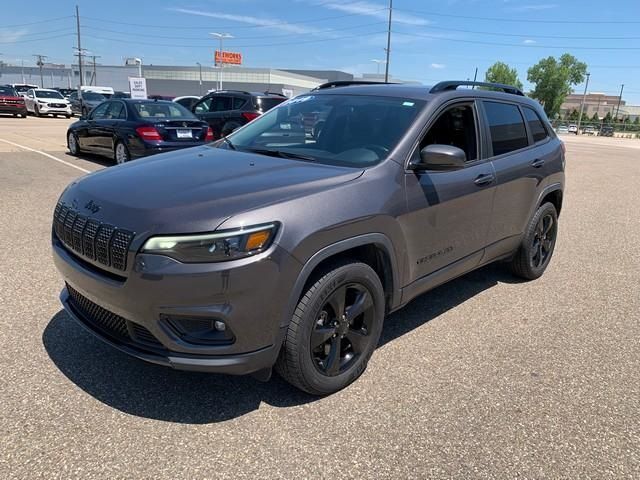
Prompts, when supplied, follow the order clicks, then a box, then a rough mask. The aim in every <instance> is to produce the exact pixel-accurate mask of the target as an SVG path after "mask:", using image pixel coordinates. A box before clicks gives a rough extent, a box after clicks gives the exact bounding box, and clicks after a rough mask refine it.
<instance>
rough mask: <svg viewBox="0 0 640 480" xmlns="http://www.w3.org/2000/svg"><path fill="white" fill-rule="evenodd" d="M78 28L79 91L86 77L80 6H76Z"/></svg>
mask: <svg viewBox="0 0 640 480" xmlns="http://www.w3.org/2000/svg"><path fill="white" fill-rule="evenodd" d="M76 28H77V34H78V47H77V48H78V73H80V83H79V85H78V90H80V87H81V86H82V84H83V83H84V77H83V76H82V44H81V43H80V10H79V9H78V5H76Z"/></svg>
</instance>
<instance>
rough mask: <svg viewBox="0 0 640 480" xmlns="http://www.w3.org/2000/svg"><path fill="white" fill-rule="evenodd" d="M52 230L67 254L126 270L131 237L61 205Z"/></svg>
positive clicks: (56, 213) (132, 234)
mask: <svg viewBox="0 0 640 480" xmlns="http://www.w3.org/2000/svg"><path fill="white" fill-rule="evenodd" d="M53 230H54V232H55V234H56V236H57V237H58V239H59V240H60V241H61V242H62V243H63V244H64V245H65V246H66V247H67V248H68V249H70V250H72V251H73V252H75V253H77V254H78V255H82V256H84V257H86V258H89V259H91V260H95V261H97V262H98V263H101V264H102V265H105V266H107V267H111V268H113V269H115V270H122V271H124V270H126V269H127V256H128V253H129V247H130V246H131V242H132V241H133V237H134V233H133V232H130V231H128V230H123V229H120V228H116V227H114V226H112V225H108V224H106V223H100V222H98V221H97V220H94V219H90V218H87V217H86V216H84V215H81V214H79V213H78V212H77V211H76V210H74V209H73V208H70V207H68V206H67V205H65V204H64V203H62V202H60V203H58V205H56V209H55V212H54V214H53Z"/></svg>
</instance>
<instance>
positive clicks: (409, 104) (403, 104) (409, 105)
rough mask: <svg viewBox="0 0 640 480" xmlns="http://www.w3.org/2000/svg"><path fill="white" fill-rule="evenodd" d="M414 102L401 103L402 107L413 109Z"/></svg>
mask: <svg viewBox="0 0 640 480" xmlns="http://www.w3.org/2000/svg"><path fill="white" fill-rule="evenodd" d="M415 104H416V102H402V106H403V107H413V106H414V105H415Z"/></svg>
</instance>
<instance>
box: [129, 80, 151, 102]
mask: <svg viewBox="0 0 640 480" xmlns="http://www.w3.org/2000/svg"><path fill="white" fill-rule="evenodd" d="M129 91H130V92H131V98H147V80H146V79H145V78H135V77H129Z"/></svg>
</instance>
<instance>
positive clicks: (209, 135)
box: [204, 127, 213, 142]
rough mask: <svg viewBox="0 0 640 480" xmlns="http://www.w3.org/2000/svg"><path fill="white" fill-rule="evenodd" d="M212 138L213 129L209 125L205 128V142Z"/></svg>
mask: <svg viewBox="0 0 640 480" xmlns="http://www.w3.org/2000/svg"><path fill="white" fill-rule="evenodd" d="M212 140H213V130H212V128H211V127H209V128H207V136H206V137H205V138H204V141H205V142H211V141H212Z"/></svg>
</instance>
